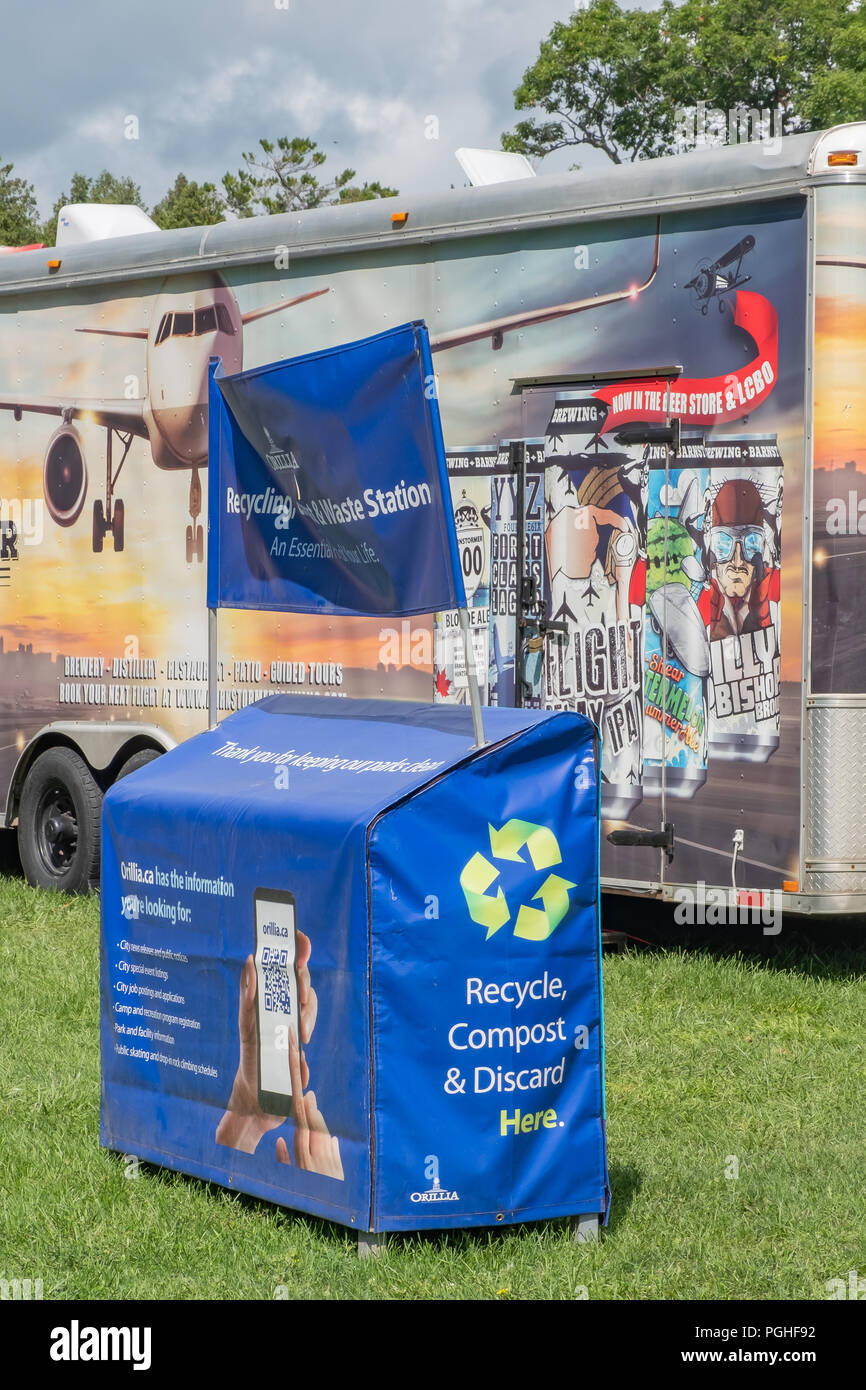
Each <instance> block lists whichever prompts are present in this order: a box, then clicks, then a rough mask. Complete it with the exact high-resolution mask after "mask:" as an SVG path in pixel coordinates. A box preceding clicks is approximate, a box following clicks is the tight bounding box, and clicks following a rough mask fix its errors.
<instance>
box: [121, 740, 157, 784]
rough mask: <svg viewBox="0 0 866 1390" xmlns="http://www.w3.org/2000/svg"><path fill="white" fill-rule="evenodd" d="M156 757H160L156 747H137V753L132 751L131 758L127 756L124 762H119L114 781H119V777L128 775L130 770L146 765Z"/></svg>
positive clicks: (136, 769) (135, 770)
mask: <svg viewBox="0 0 866 1390" xmlns="http://www.w3.org/2000/svg"><path fill="white" fill-rule="evenodd" d="M158 757H160V752H159V749H158V748H139V750H138V752H137V753H133V755H132V757H131V758H127V760H126V762H125V763H122V764H121V767H120V771H119V772H118V774H117V776H116V777H115V779H114V780H115V782H119V781H120V779H121V777H128V776H129V774H130V772H137V771H138V769H139V768H140V767H146V766H147V764H148V763H152V762H153V760H154V758H158Z"/></svg>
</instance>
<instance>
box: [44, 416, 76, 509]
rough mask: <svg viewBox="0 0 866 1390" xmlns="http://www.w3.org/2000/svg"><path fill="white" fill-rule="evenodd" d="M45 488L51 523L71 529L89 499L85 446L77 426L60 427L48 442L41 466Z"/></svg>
mask: <svg viewBox="0 0 866 1390" xmlns="http://www.w3.org/2000/svg"><path fill="white" fill-rule="evenodd" d="M42 489H43V492H44V493H45V505H46V506H47V508H48V514H49V516H50V517H51V518H52V520H53V521H56V522H57V525H58V526H72V524H73V523H74V522H76V521H77V520H78V518H79V516H80V515H81V510H82V508H83V506H84V499H85V497H86V496H87V461H86V459H85V457H84V444H83V441H82V439H81V435H80V434H79V433H78V430H77V429H76V428H75V426H74V425H70V424H63V425H61V426H60V428H59V429H58V430H55V432H54V434H52V436H51V438H50V439H49V441H48V447H47V449H46V450H45V462H44V463H43V465H42Z"/></svg>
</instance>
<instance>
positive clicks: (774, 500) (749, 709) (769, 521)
mask: <svg viewBox="0 0 866 1390" xmlns="http://www.w3.org/2000/svg"><path fill="white" fill-rule="evenodd" d="M706 450H707V464H708V472H709V477H708V484H707V492H706V498H705V507H704V519H703V562H704V569H705V570H706V573H707V587H706V588H705V590H704V593H703V595H702V604H701V607H702V612H703V616H704V621H705V623H706V626H707V631H708V634H709V639H710V675H709V686H708V704H709V719H708V726H709V756H710V759H711V760H712V759H715V758H718V759H727V760H736V761H739V762H759V763H763V762H766V761H767V759H768V758H770V757H771V756H772V754H773V753H774V752H775V751H776V749H777V748H778V746H779V714H780V699H779V695H780V653H781V627H780V611H779V610H780V602H779V600H780V561H781V532H782V488H783V466H782V459H781V456H780V454H779V448H778V443H777V439H776V436H775V435H739V436H737V437H736V438H730V439H722V438H718V437H716V438H714V439H712V440H708V441H707V446H706Z"/></svg>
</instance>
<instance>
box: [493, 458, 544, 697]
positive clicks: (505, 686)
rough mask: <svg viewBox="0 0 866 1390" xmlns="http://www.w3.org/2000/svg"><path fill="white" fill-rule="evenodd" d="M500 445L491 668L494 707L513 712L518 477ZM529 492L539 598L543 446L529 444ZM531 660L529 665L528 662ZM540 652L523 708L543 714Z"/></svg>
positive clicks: (528, 548) (529, 533)
mask: <svg viewBox="0 0 866 1390" xmlns="http://www.w3.org/2000/svg"><path fill="white" fill-rule="evenodd" d="M512 442H513V441H511V440H508V439H504V440H502V441H501V443H500V445H499V450H498V455H497V463H496V472H495V473H494V476H493V479H492V496H491V506H490V667H489V672H488V691H489V703H490V704H491V705H508V706H514V705H515V704H516V703H517V699H516V695H517V691H516V688H515V655H516V652H517V643H518V640H520V638H519V632H518V623H517V580H518V553H517V543H518V535H517V532H518V525H517V505H518V504H517V475H516V473H514V472H512V471H511V468H510V464H509V445H510V444H511V443H512ZM523 442H524V443H525V444H526V489H525V493H524V497H523V508H524V528H525V530H524V535H525V554H524V557H523V561H522V563H523V565H524V567H525V568H524V573H525V574H527V575H528V576H529V577H530V579H531V580H532V581H533V583H534V584H535V587H536V590H537V592H538V594H539V595H540V594H541V593H542V591H543V585H544V440H541V439H527V440H525V441H523ZM527 657H528V658H529V659H527ZM542 675H543V673H542V662H541V655H540V652H530V653H526V652H525V653H524V679H525V681H526V687H527V688H525V689H524V692H523V701H522V703H523V705H524V707H525V708H529V709H540V707H541V702H542V695H543V679H542Z"/></svg>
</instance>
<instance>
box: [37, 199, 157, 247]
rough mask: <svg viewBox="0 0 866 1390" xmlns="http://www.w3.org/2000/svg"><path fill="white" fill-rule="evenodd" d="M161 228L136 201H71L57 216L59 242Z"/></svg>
mask: <svg viewBox="0 0 866 1390" xmlns="http://www.w3.org/2000/svg"><path fill="white" fill-rule="evenodd" d="M159 230H160V228H159V227H158V226H157V225H156V223H155V222H154V221H152V219H151V218H150V217H148V215H147V213H146V212H143V211H142V209H141V208H139V207H136V206H135V205H134V204H129V203H67V204H66V206H65V207H62V208H61V209H60V212H59V214H58V217H57V245H58V246H75V245H80V244H81V243H83V242H88V241H104V240H106V238H108V237H115V236H139V235H140V234H141V233H142V232H158V231H159Z"/></svg>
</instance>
